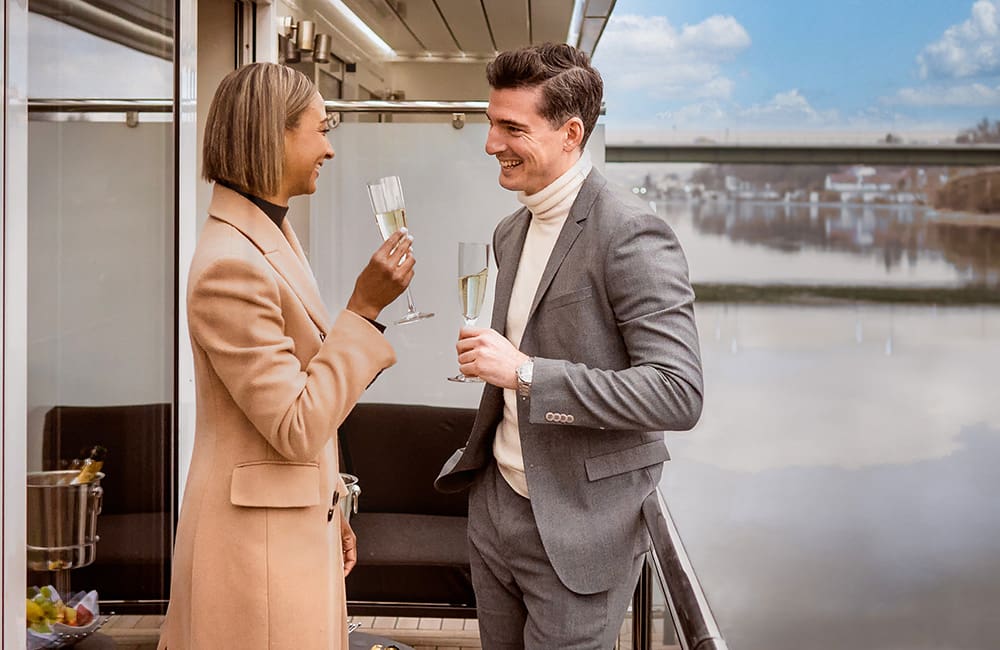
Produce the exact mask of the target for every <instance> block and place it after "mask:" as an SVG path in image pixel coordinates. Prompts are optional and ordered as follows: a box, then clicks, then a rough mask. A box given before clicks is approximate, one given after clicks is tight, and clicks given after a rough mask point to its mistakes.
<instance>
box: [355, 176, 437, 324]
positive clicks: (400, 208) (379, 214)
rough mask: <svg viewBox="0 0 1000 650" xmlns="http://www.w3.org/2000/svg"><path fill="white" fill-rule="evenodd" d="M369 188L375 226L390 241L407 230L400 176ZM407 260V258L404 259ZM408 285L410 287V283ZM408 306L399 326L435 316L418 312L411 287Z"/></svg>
mask: <svg viewBox="0 0 1000 650" xmlns="http://www.w3.org/2000/svg"><path fill="white" fill-rule="evenodd" d="M367 187H368V198H369V199H371V203H372V211H373V212H374V213H375V224H376V225H377V226H378V231H379V234H380V235H382V239H384V240H386V241H388V239H389V238H390V237H391V236H392V235H393V233H396V232H399V231H400V230H406V205H405V204H404V202H403V186H402V184H401V183H400V182H399V176H386V177H385V178H380V179H378V180H377V181H374V182H372V183H367ZM405 259H407V258H405V257H404V260H405ZM411 266H412V265H411ZM406 284H407V285H409V281H407V283H406ZM406 305H407V311H406V315H405V316H403V317H402V318H401V319H399V320H398V321H396V324H397V325H405V324H407V323H414V322H416V321H418V320H422V319H424V318H430V317H431V316H433V315H434V314H433V313H428V312H420V311H417V309H416V308H415V307H414V306H413V296H412V294H410V289H409V286H407V288H406Z"/></svg>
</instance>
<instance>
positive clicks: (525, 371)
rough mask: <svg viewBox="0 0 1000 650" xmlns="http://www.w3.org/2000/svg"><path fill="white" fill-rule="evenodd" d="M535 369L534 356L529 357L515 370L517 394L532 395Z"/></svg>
mask: <svg viewBox="0 0 1000 650" xmlns="http://www.w3.org/2000/svg"><path fill="white" fill-rule="evenodd" d="M534 370H535V360H534V358H529V359H528V360H527V361H525V362H524V363H522V364H521V365H519V366H518V367H517V370H515V371H514V375H515V376H516V377H517V394H518V395H520V396H521V397H528V396H529V395H531V373H532V372H534Z"/></svg>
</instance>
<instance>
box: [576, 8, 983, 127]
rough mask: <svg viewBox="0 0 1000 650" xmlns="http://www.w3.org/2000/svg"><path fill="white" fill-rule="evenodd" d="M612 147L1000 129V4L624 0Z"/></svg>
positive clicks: (612, 85) (616, 29) (610, 32)
mask: <svg viewBox="0 0 1000 650" xmlns="http://www.w3.org/2000/svg"><path fill="white" fill-rule="evenodd" d="M594 63H595V65H596V67H597V68H598V70H600V71H601V72H602V75H603V77H604V80H605V100H606V103H607V116H606V117H605V120H604V123H605V124H606V125H607V138H608V141H609V142H616V141H617V142H621V141H634V140H637V139H638V140H646V141H649V140H667V141H668V140H671V139H676V138H682V139H686V140H691V138H692V134H693V135H694V136H695V137H697V136H701V137H706V138H710V139H712V140H715V141H725V140H738V139H740V138H741V137H743V138H746V137H747V136H748V135H749V136H751V137H752V134H754V133H756V134H762V133H768V134H774V135H778V136H780V135H782V134H784V135H786V136H788V137H789V138H790V139H802V138H807V137H809V135H810V134H813V135H815V134H830V133H834V132H836V133H845V134H851V133H853V134H857V135H858V138H859V140H863V139H864V138H866V137H869V136H870V135H872V134H882V135H884V134H886V133H889V132H892V133H895V134H899V135H901V136H903V137H904V138H906V139H908V140H912V141H917V140H922V141H935V140H937V139H943V138H953V137H954V135H956V134H957V133H958V131H960V130H961V129H964V128H968V127H971V126H973V125H974V124H976V123H977V122H978V121H979V120H980V119H982V118H983V117H988V118H989V119H990V120H995V119H1000V0H933V1H926V2H914V1H913V0H877V1H874V2H873V1H871V0H842V1H841V2H838V3H829V2H810V1H808V0H807V1H805V2H803V1H802V0H768V1H767V2H755V1H751V0H699V1H697V2H696V1H694V0H618V1H617V4H616V5H615V9H614V13H613V14H612V17H611V20H610V22H609V24H608V26H607V28H606V29H605V32H604V35H603V37H602V38H601V41H600V43H599V44H598V47H597V51H596V52H595V55H594Z"/></svg>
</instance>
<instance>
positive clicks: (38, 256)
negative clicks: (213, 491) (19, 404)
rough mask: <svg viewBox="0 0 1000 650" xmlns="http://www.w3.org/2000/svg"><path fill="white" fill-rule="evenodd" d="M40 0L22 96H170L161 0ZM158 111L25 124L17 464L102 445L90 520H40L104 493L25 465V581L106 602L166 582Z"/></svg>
mask: <svg viewBox="0 0 1000 650" xmlns="http://www.w3.org/2000/svg"><path fill="white" fill-rule="evenodd" d="M50 5H51V3H49V2H44V1H43V2H33V3H32V4H31V6H30V9H31V11H32V12H33V13H32V14H30V23H29V25H30V30H29V53H30V56H29V66H28V67H29V74H30V78H29V88H30V90H31V93H32V97H33V98H35V97H44V96H49V97H51V96H56V97H61V98H71V99H78V98H89V97H111V98H121V97H154V98H161V99H168V100H169V98H170V97H171V96H172V93H173V80H172V79H173V67H172V63H171V56H172V46H171V43H172V39H173V29H172V23H171V22H170V21H172V16H173V3H172V2H142V3H128V4H127V6H123V7H112V8H110V9H107V10H104V9H98V8H96V7H95V8H94V11H92V12H91V11H88V12H87V13H86V14H80V15H81V16H82V15H86V16H87V18H85V19H82V18H79V17H75V18H74V16H72V15H70V14H71V13H72V12H66V13H65V14H61V13H59V12H55V13H53V14H52V16H51V17H50V15H42V13H45V12H47V11H48V9H49V8H50ZM112 11H114V12H115V13H114V16H112V15H111V12H112ZM57 18H58V20H57ZM63 21H69V22H73V24H68V22H63ZM74 21H75V22H74ZM60 120H71V121H60ZM169 120H170V117H169V114H163V115H161V116H158V119H157V121H150V120H147V119H146V117H145V116H140V120H139V123H138V125H134V124H133V125H131V126H130V125H127V124H126V123H125V121H124V119H122V116H120V115H118V116H109V115H107V114H103V115H102V114H94V113H87V112H82V113H74V114H72V115H59V114H55V115H53V114H32V115H31V121H30V122H29V128H28V174H29V182H28V290H29V291H28V293H29V298H28V315H27V318H28V331H29V335H28V350H27V356H28V386H27V394H28V414H27V420H28V439H27V468H28V471H29V472H55V471H60V470H66V469H67V468H68V467H71V466H72V463H73V461H74V459H78V458H80V457H81V456H86V455H87V454H88V453H89V450H91V449H92V448H93V447H94V446H97V445H100V446H103V447H105V448H106V450H107V451H106V455H105V457H104V460H103V462H104V465H103V468H102V472H103V473H104V476H103V478H101V483H100V488H101V489H102V490H103V500H102V502H101V504H100V514H97V515H96V519H94V522H95V523H94V525H89V524H84V525H83V526H82V527H80V528H78V529H72V530H71V529H68V528H66V527H65V526H63V527H62V528H59V527H58V526H53V525H52V524H53V523H55V522H64V521H69V520H70V519H72V518H73V517H74V516H80V515H83V517H82V519H83V520H84V521H87V513H88V512H90V511H88V510H87V509H88V508H93V509H94V510H95V511H96V509H97V508H98V503H97V502H98V499H100V498H101V497H99V496H97V494H98V493H97V491H96V490H89V491H84V492H81V493H80V495H79V498H78V499H77V500H75V501H74V500H73V499H71V498H68V495H70V494H72V493H73V492H72V488H69V487H61V488H58V489H56V490H54V491H49V492H44V495H47V496H44V497H43V491H42V490H41V489H40V488H34V487H33V486H34V485H35V483H36V482H39V481H42V480H45V481H51V480H54V479H55V478H57V477H56V476H55V475H54V474H40V475H36V476H34V477H32V476H29V488H28V538H29V539H28V543H29V549H28V562H29V575H28V585H44V584H55V585H56V586H58V587H61V588H64V589H68V590H71V591H74V592H75V591H78V590H88V591H89V590H92V589H96V590H97V592H98V595H99V597H100V599H101V602H102V608H103V609H105V610H114V611H117V612H119V613H121V612H123V611H129V609H130V608H131V609H132V610H135V611H146V612H150V613H151V612H153V611H157V610H158V609H160V607H161V605H162V604H164V603H165V600H166V598H167V589H168V583H169V580H168V579H169V571H170V565H169V555H170V548H171V527H172V512H173V506H172V499H173V497H172V485H173V444H174V443H173V424H172V419H173V395H174V371H173V367H174V354H175V351H174V336H175V333H174V322H175V314H174V285H173V278H174V271H175V263H174V186H175V183H174V176H173V168H174V165H173V159H174V148H173V147H174V144H173V141H174V137H173V124H172V123H171V122H170V121H169ZM72 476H73V472H69V473H68V474H66V475H64V476H63V477H62V478H68V477H72ZM55 493H59V494H61V495H62V496H60V497H59V498H56V497H54V496H53V495H54V494H55ZM63 497H66V498H63ZM57 547H66V548H62V549H61V550H60V549H57ZM139 601H142V602H144V603H147V605H145V606H140V605H138V604H137V603H138V602H139ZM143 607H145V609H142V608H143Z"/></svg>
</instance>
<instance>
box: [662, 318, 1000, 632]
mask: <svg viewBox="0 0 1000 650" xmlns="http://www.w3.org/2000/svg"><path fill="white" fill-rule="evenodd" d="M698 322H699V329H700V331H701V332H702V347H703V356H704V363H705V376H706V396H707V399H706V410H705V413H704V416H703V418H702V421H701V422H700V423H699V425H698V427H697V428H696V429H695V430H694V431H693V432H691V433H689V434H671V436H670V438H669V444H670V448H671V453H672V455H673V458H674V459H673V460H672V461H671V462H670V463H669V464H668V466H667V471H666V472H665V473H664V479H663V483H662V487H663V489H664V493H665V495H666V498H667V500H668V502H669V504H670V506H671V509H672V511H673V513H674V516H675V518H676V519H677V523H678V527H679V530H680V531H681V534H682V536H683V538H684V542H685V547H686V548H687V549H688V551H689V552H690V554H691V557H692V560H693V562H694V565H695V567H696V569H697V571H698V573H699V575H700V576H701V578H702V580H703V583H704V587H705V589H706V592H707V595H708V597H709V601H710V602H711V603H712V606H713V610H714V611H715V613H716V615H717V617H718V618H719V622H720V624H721V625H722V628H723V632H724V633H725V635H726V638H727V639H728V640H729V641H730V643H731V644H732V646H733V647H734V648H735V647H738V648H741V649H743V650H754V649H761V650H764V649H767V650H783V649H786V648H787V649H789V650H791V649H796V650H797V649H799V648H804V647H808V648H818V649H824V650H825V649H830V650H835V649H836V650H839V649H841V648H849V647H863V648H872V649H886V650H888V649H889V648H996V647H1000V630H998V629H997V628H996V626H995V625H994V624H993V615H994V612H993V610H994V609H995V603H997V602H1000V564H998V563H997V562H996V558H997V557H998V556H1000V514H997V510H996V508H995V505H994V504H995V495H996V494H997V493H998V492H1000V474H998V473H997V472H996V471H995V467H994V465H995V459H996V458H997V457H998V455H1000V403H998V401H997V400H996V399H995V395H994V394H993V393H994V392H995V391H992V390H989V389H988V388H984V387H988V386H991V385H992V381H991V380H992V379H993V376H994V375H995V368H997V367H998V366H1000V309H997V308H993V307H990V308H987V307H972V308H949V309H935V308H932V307H900V306H898V305H897V306H888V305H886V306H863V307H853V306H852V307H804V306H798V307H788V306H774V307H767V306H756V305H754V306H746V305H741V306H735V305H722V304H708V305H701V304H700V305H698ZM887 345H888V347H889V348H890V349H891V354H886V352H887Z"/></svg>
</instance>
